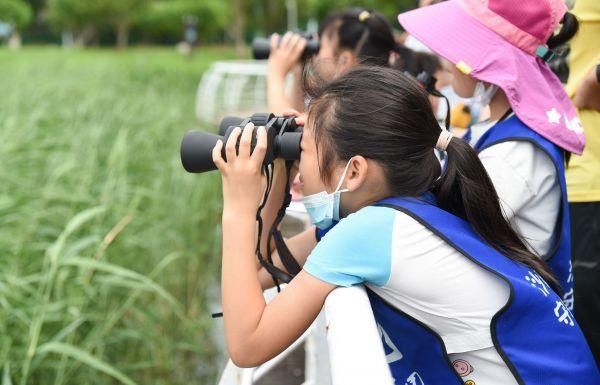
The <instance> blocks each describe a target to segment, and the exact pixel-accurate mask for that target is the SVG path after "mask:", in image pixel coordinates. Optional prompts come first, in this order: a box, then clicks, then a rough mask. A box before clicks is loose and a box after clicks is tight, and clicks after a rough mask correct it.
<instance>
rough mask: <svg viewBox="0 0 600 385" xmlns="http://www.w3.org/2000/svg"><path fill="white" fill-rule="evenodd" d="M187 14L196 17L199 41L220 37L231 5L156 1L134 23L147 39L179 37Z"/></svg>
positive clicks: (188, 0)
mask: <svg viewBox="0 0 600 385" xmlns="http://www.w3.org/2000/svg"><path fill="white" fill-rule="evenodd" d="M115 1H119V0H115ZM186 16H195V17H196V18H197V19H198V32H199V38H200V39H201V40H205V39H208V38H211V37H213V38H214V37H215V36H220V37H221V39H222V37H223V31H225V29H226V27H227V25H228V24H229V23H230V18H231V7H229V4H228V3H227V2H226V1H222V0H202V1H198V0H156V1H153V2H152V3H151V4H150V6H149V7H147V8H146V10H145V11H144V12H142V13H141V14H140V15H139V17H138V18H136V20H135V26H136V27H138V28H139V29H140V30H141V31H142V32H143V33H144V35H145V36H146V38H147V39H150V40H152V39H155V40H156V39H158V40H163V41H164V40H165V39H166V40H172V39H173V38H176V39H179V40H181V38H182V33H183V20H184V17H186Z"/></svg>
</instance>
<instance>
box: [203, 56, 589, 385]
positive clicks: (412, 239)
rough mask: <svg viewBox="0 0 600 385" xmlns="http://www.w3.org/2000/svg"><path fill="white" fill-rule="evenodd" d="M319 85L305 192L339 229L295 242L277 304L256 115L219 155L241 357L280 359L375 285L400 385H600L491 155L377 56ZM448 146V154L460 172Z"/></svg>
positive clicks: (227, 269)
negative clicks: (264, 255) (354, 294)
mask: <svg viewBox="0 0 600 385" xmlns="http://www.w3.org/2000/svg"><path fill="white" fill-rule="evenodd" d="M307 84H309V85H310V84H312V86H310V87H308V89H307V91H308V94H309V95H310V96H311V102H310V105H309V110H308V117H307V120H306V122H304V123H305V124H304V131H303V132H304V134H303V137H302V142H301V148H302V155H301V159H300V162H299V171H300V176H301V179H302V181H303V193H304V195H305V197H304V198H303V202H304V204H305V207H306V209H307V211H308V213H309V215H310V217H311V220H312V222H313V223H314V224H315V226H316V227H317V229H321V230H324V229H329V231H328V232H327V233H326V234H325V235H323V236H322V234H323V233H322V232H318V231H316V230H315V228H313V229H311V230H310V232H307V233H302V234H300V235H298V236H296V237H294V238H291V239H290V240H288V241H287V243H288V246H289V248H290V249H291V250H292V253H293V254H294V256H295V257H296V258H297V259H298V262H299V263H300V264H301V265H303V269H302V270H301V271H300V273H298V275H296V277H295V278H293V279H292V281H291V282H290V283H289V285H288V286H287V287H286V289H285V290H283V291H282V292H281V293H280V294H279V295H278V297H277V298H276V299H275V300H274V301H272V302H270V303H269V304H266V303H265V301H264V299H263V296H262V290H261V289H262V288H264V285H263V286H262V287H261V279H260V276H259V275H260V274H259V273H257V266H256V263H255V256H254V245H255V243H256V241H257V239H256V238H257V237H256V227H255V215H256V209H257V207H258V205H259V204H260V201H261V197H262V192H263V186H264V185H263V183H264V181H263V176H262V175H261V172H260V170H261V165H262V160H263V159H262V158H263V157H264V153H265V147H266V134H265V131H264V130H262V129H261V128H259V129H258V130H257V132H258V138H257V144H256V147H255V149H254V151H253V152H251V151H250V143H251V139H252V134H253V131H254V128H253V127H252V126H251V125H249V126H247V127H246V128H245V129H244V130H243V132H242V130H239V129H238V130H237V131H234V133H233V134H232V135H231V136H230V137H229V140H228V142H227V144H225V152H226V154H227V161H225V160H224V159H223V158H222V157H221V154H222V149H223V145H224V144H223V143H218V144H217V145H216V146H215V149H214V151H213V159H214V161H215V164H216V165H217V166H218V168H219V170H220V171H221V173H222V180H223V197H224V212H223V228H222V229H223V271H222V293H223V298H222V300H223V317H224V321H225V332H226V335H227V342H228V348H229V352H230V355H231V358H232V359H233V361H234V362H235V363H236V364H238V365H239V366H256V365H258V364H260V363H263V362H265V361H267V360H268V359H270V358H272V357H274V356H275V355H276V354H278V353H279V352H281V351H283V350H284V349H285V348H287V347H288V346H289V345H290V344H291V343H293V341H294V340H295V339H296V338H298V337H299V336H300V335H301V334H302V333H303V332H304V331H305V330H306V329H307V328H308V327H309V325H310V324H311V323H312V321H313V320H314V319H315V317H316V316H317V315H318V313H319V311H320V310H321V308H322V306H323V302H324V300H325V298H326V297H327V295H328V294H329V293H330V292H331V291H332V290H333V289H335V288H336V287H339V286H342V287H344V286H351V285H358V284H363V285H365V286H366V287H367V292H368V294H369V299H370V302H371V306H372V309H373V313H374V315H375V319H376V321H377V324H378V327H379V331H380V335H381V336H382V343H383V345H384V346H383V347H384V350H385V353H386V354H387V359H388V364H389V368H390V371H391V374H392V376H393V377H394V379H395V383H397V384H404V383H422V384H444V385H448V384H450V385H452V384H455V385H462V384H464V383H471V384H475V383H476V384H478V385H482V384H483V385H485V384H509V385H511V384H527V385H547V384H551V383H557V384H558V383H577V384H589V385H598V384H600V374H599V373H598V370H597V368H596V366H595V364H594V361H593V358H592V356H591V353H590V351H589V348H588V347H587V345H586V343H585V340H584V337H583V335H582V333H581V331H580V329H579V326H578V325H577V323H576V322H575V320H574V319H573V317H572V315H571V313H570V312H569V310H568V309H567V308H566V307H565V306H564V304H563V303H562V301H561V300H560V297H559V296H558V295H557V293H556V291H555V290H556V288H557V282H556V280H555V278H554V277H553V276H552V273H551V271H550V270H549V268H548V266H547V265H546V263H545V262H544V261H543V260H541V259H539V258H538V257H536V256H535V255H534V254H533V253H532V252H530V251H529V250H528V248H527V247H526V245H525V243H524V241H523V240H522V239H521V238H520V237H519V235H518V234H517V233H516V232H515V231H514V230H513V229H512V227H511V226H510V224H509V223H508V222H507V220H506V219H505V218H504V216H503V214H502V211H501V208H500V204H499V200H498V197H497V195H496V192H495V190H494V187H493V185H492V182H491V180H490V178H489V177H488V175H487V173H486V171H485V168H484V167H483V165H482V163H481V162H480V161H479V159H478V157H477V153H476V152H475V151H474V150H473V149H472V148H471V147H470V146H469V145H468V144H467V143H465V142H462V141H461V140H460V139H456V138H453V137H452V135H451V134H450V133H448V132H447V131H445V130H441V129H440V125H439V124H438V122H437V120H436V118H435V117H434V115H433V112H432V110H431V105H430V104H429V102H428V99H427V95H426V93H425V91H424V90H423V89H422V88H421V87H420V86H419V85H418V84H417V83H416V81H414V80H413V79H412V78H410V77H408V76H406V75H404V74H402V73H400V72H399V71H397V70H393V69H390V68H386V67H378V66H370V67H358V68H355V69H353V70H351V71H349V72H348V73H346V74H344V75H342V76H341V77H339V78H337V79H335V80H333V81H332V82H330V83H322V82H318V83H317V84H315V82H312V83H311V82H307ZM323 84H324V85H323ZM240 136H241V139H240V147H239V151H238V152H236V143H237V140H238V138H239V137H240ZM435 148H437V149H438V150H440V151H445V152H447V162H446V164H445V167H444V168H442V167H441V166H440V163H439V161H438V159H437V157H436V155H435V152H434V149H435ZM272 203H273V202H271V204H272ZM274 206H278V204H274ZM334 220H339V222H338V223H337V225H335V226H334V227H331V224H332V222H333V221H334ZM321 236H322V237H321ZM273 254H274V260H275V261H276V263H277V264H278V267H280V268H282V269H283V268H284V267H283V265H282V264H280V263H279V262H278V261H277V252H274V253H273ZM364 354H369V352H364ZM419 380H420V382H418V381H419ZM365 383H368V379H365Z"/></svg>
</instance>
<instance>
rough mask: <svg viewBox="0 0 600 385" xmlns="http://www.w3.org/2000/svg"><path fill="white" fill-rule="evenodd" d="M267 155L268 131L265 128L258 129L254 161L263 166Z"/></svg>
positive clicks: (253, 155)
mask: <svg viewBox="0 0 600 385" xmlns="http://www.w3.org/2000/svg"><path fill="white" fill-rule="evenodd" d="M266 153H267V130H266V129H265V127H264V126H260V127H258V130H257V132H256V146H254V151H252V159H253V160H255V161H256V162H259V163H260V164H262V162H263V159H264V158H265V154H266Z"/></svg>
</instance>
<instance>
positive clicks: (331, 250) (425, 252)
mask: <svg viewBox="0 0 600 385" xmlns="http://www.w3.org/2000/svg"><path fill="white" fill-rule="evenodd" d="M304 270H306V271H307V272H308V273H309V274H311V275H313V276H314V277H316V278H318V279H320V280H322V281H325V282H328V283H330V284H333V285H338V286H346V287H347V286H352V285H357V284H365V285H366V286H367V287H369V289H371V290H373V291H374V292H375V293H376V294H377V295H379V296H380V297H382V298H383V299H384V300H385V301H387V302H388V303H389V304H390V305H392V306H394V307H396V308H397V309H399V310H401V311H403V312H405V313H407V314H408V315H410V316H412V317H414V318H415V319H417V320H419V321H421V322H423V323H424V324H425V325H427V326H428V327H429V328H431V329H432V330H433V331H435V332H436V333H437V334H439V335H440V337H441V338H442V340H443V341H444V344H445V346H446V350H447V352H448V355H449V357H450V360H451V361H452V362H453V365H454V368H455V370H456V371H457V373H458V374H459V375H460V376H461V378H462V379H463V381H468V380H471V381H473V382H474V383H475V384H477V385H488V384H489V385H491V384H507V385H512V384H517V382H516V381H515V380H514V377H513V376H512V374H511V372H510V370H509V369H508V367H507V366H506V364H505V363H504V361H503V360H502V358H501V357H500V355H499V354H498V353H497V351H496V349H495V348H494V345H493V342H492V336H491V331H490V323H491V321H492V317H493V316H494V314H496V313H497V312H498V311H499V310H500V309H501V308H502V307H503V306H504V305H505V304H506V302H507V301H508V298H509V287H508V285H507V284H506V283H505V282H504V281H502V280H501V279H499V278H498V277H497V276H495V275H494V274H493V273H490V272H489V271H487V270H485V269H483V268H482V267H480V266H478V265H477V264H475V263H474V262H472V261H471V260H470V259H468V258H467V257H465V256H463V255H462V254H461V253H460V252H458V251H457V250H456V249H454V248H453V247H451V246H450V245H448V244H447V243H446V242H445V241H444V240H442V239H441V238H440V237H438V236H437V235H435V234H434V233H433V232H431V231H430V230H429V229H427V228H426V227H425V226H423V225H422V224H420V223H419V222H417V221H416V220H415V219H413V218H411V217H410V216H408V215H406V214H404V213H402V212H401V211H398V210H395V209H393V208H388V207H377V206H368V207H365V208H363V209H361V210H359V211H357V212H355V213H353V214H351V215H349V216H348V217H347V218H345V219H343V220H342V221H340V222H339V223H338V224H337V225H336V226H335V227H334V228H333V229H331V230H330V231H329V232H328V233H327V234H326V235H325V236H324V237H323V238H322V240H321V242H319V243H318V244H317V246H316V247H315V249H314V250H313V252H312V253H311V254H310V256H309V257H308V259H307V261H306V263H305V265H304ZM386 332H387V333H388V334H389V333H390V332H393V331H386Z"/></svg>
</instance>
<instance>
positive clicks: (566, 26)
mask: <svg viewBox="0 0 600 385" xmlns="http://www.w3.org/2000/svg"><path fill="white" fill-rule="evenodd" d="M560 23H561V24H562V27H561V28H560V31H558V33H556V34H554V35H552V36H550V38H549V39H548V41H547V42H546V44H548V47H549V48H550V49H554V48H557V47H559V46H561V45H563V44H565V43H566V42H568V41H569V40H571V39H572V38H573V36H575V35H576V34H577V32H578V31H579V21H578V20H577V17H575V15H573V14H572V13H571V12H567V13H565V15H564V16H563V18H562V20H561V22H560Z"/></svg>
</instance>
